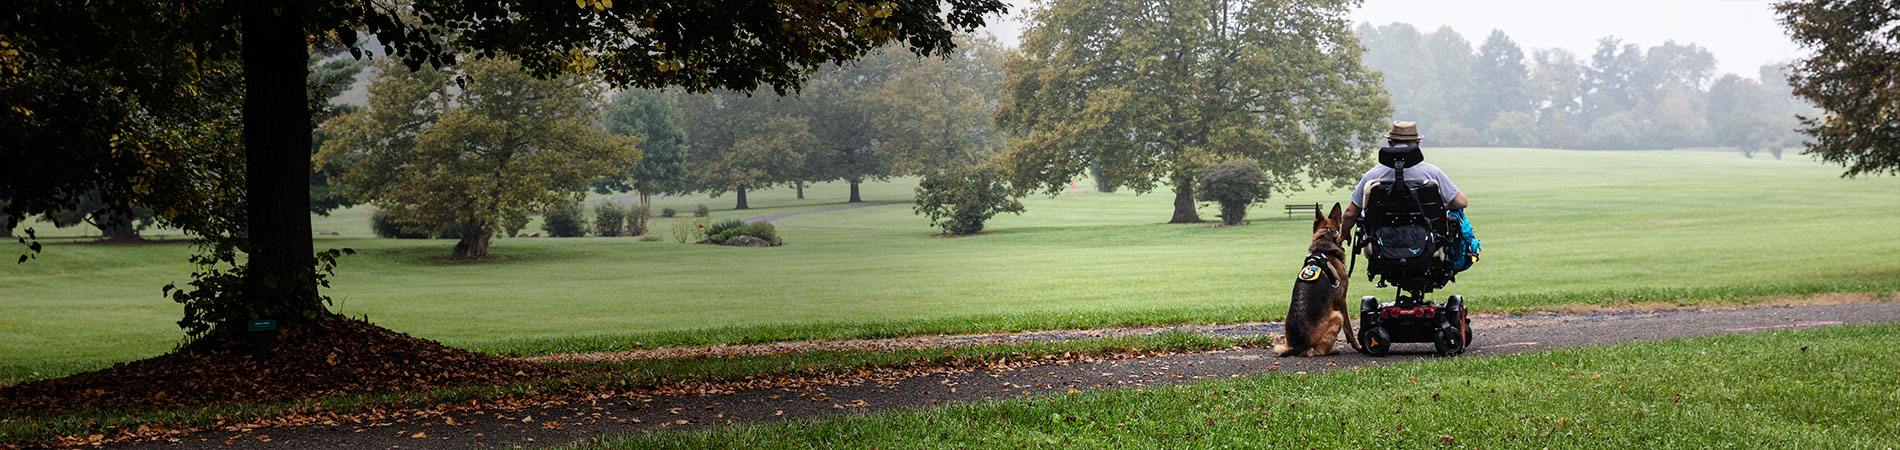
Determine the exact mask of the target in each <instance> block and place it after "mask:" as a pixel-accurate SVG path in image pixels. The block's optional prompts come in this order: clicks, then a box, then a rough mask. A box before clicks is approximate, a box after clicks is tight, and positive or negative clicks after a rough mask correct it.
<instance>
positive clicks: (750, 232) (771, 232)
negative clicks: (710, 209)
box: [706, 222, 779, 245]
mask: <svg viewBox="0 0 1900 450" xmlns="http://www.w3.org/2000/svg"><path fill="white" fill-rule="evenodd" d="M721 223H723V222H721ZM707 229H708V230H710V229H711V228H707ZM708 234H709V236H707V237H706V239H709V240H712V241H713V242H715V243H724V242H726V240H727V239H732V238H734V237H738V236H752V237H755V238H759V239H760V240H763V241H765V242H769V243H771V244H772V245H778V244H779V240H778V227H775V226H772V224H771V223H769V222H755V223H748V224H744V225H740V226H738V227H735V228H730V229H723V230H720V231H719V232H718V233H708Z"/></svg>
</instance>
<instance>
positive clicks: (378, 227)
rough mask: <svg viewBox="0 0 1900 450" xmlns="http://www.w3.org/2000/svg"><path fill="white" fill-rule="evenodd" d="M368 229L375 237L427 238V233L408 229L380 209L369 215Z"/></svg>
mask: <svg viewBox="0 0 1900 450" xmlns="http://www.w3.org/2000/svg"><path fill="white" fill-rule="evenodd" d="M369 229H370V231H371V232H373V233H375V234H376V237H379V238H384V239H428V238H429V234H428V233H423V232H417V231H414V230H413V229H408V228H406V227H404V226H402V225H401V224H398V223H396V220H395V218H394V217H391V216H390V215H389V213H386V212H383V211H382V210H380V209H379V210H376V212H373V213H370V215H369Z"/></svg>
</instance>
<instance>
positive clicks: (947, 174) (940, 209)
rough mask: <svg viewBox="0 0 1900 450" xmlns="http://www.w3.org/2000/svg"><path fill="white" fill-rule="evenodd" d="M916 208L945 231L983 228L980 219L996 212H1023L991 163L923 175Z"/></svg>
mask: <svg viewBox="0 0 1900 450" xmlns="http://www.w3.org/2000/svg"><path fill="white" fill-rule="evenodd" d="M915 211H916V212H917V213H918V214H923V215H924V216H926V217H929V218H930V223H931V224H932V225H936V226H937V227H938V228H942V229H943V233H944V234H948V235H961V234H971V233H976V232H980V231H983V222H986V221H989V220H990V218H991V217H996V214H997V213H1006V212H1007V213H1016V214H1022V213H1023V203H1022V202H1019V201H1016V196H1015V195H1013V194H1012V193H1011V192H1010V190H1009V186H1008V185H1007V184H1006V183H1004V182H1003V176H1002V174H1001V173H998V172H997V171H996V169H995V168H993V167H966V168H961V169H951V170H946V171H942V172H937V173H933V174H930V175H929V176H925V177H924V180H923V181H922V182H920V183H918V184H917V206H916V208H915Z"/></svg>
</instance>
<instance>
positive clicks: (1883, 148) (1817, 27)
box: [1763, 0, 1900, 176]
mask: <svg viewBox="0 0 1900 450" xmlns="http://www.w3.org/2000/svg"><path fill="white" fill-rule="evenodd" d="M1775 11H1776V13H1778V14H1780V15H1781V24H1782V26H1783V27H1786V28H1787V29H1788V36H1789V37H1791V38H1793V39H1794V41H1795V43H1798V44H1801V46H1802V48H1805V49H1809V50H1811V51H1812V53H1811V54H1810V55H1809V56H1807V57H1805V58H1802V59H1800V60H1798V61H1795V63H1794V64H1793V65H1792V66H1791V67H1790V69H1791V70H1790V71H1789V73H1788V74H1787V79H1788V81H1789V82H1790V83H1792V84H1793V86H1794V95H1797V96H1800V97H1801V98H1803V99H1807V100H1808V101H1809V102H1812V103H1813V104H1814V106H1816V107H1818V108H1820V109H1821V110H1822V112H1821V113H1820V114H1815V115H1805V116H1802V117H1801V125H1802V128H1801V133H1802V134H1806V135H1807V136H1808V137H1809V138H1810V139H1809V140H1808V142H1807V144H1806V146H1807V150H1805V151H1803V153H1805V154H1811V155H1816V156H1819V157H1820V158H1821V160H1823V161H1827V162H1830V163H1835V164H1840V165H1842V166H1845V167H1846V172H1845V175H1846V176H1856V175H1862V174H1867V175H1881V174H1886V175H1900V127H1895V126H1894V124H1895V123H1896V120H1895V111H1896V110H1900V92H1897V91H1895V90H1894V89H1893V78H1894V69H1893V68H1894V67H1895V66H1900V45H1896V43H1897V42H1900V28H1896V26H1895V25H1896V24H1900V10H1897V9H1895V8H1894V6H1893V4H1892V3H1891V2H1881V1H1872V0H1830V1H1820V0H1793V1H1788V2H1784V3H1780V4H1777V5H1776V6H1775ZM1763 78H1764V80H1763V82H1767V80H1766V78H1767V76H1766V74H1764V76H1763Z"/></svg>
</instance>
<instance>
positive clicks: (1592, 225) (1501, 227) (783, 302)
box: [0, 149, 1900, 382]
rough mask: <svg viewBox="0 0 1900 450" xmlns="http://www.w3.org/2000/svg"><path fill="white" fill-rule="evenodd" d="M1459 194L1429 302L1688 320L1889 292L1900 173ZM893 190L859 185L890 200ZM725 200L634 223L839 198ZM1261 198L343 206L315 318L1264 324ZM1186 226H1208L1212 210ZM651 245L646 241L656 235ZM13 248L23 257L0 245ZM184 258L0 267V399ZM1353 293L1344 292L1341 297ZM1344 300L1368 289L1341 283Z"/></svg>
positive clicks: (109, 332)
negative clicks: (1242, 210) (1683, 314)
mask: <svg viewBox="0 0 1900 450" xmlns="http://www.w3.org/2000/svg"><path fill="white" fill-rule="evenodd" d="M1428 154H1429V156H1428V158H1429V159H1430V160H1431V161H1433V162H1435V163H1437V164H1438V165H1440V166H1441V167H1444V168H1445V169H1446V170H1447V171H1448V172H1450V173H1451V175H1452V177H1453V179H1454V180H1456V181H1457V182H1458V184H1459V186H1460V187H1462V188H1463V189H1464V190H1465V191H1466V193H1467V195H1468V196H1469V197H1470V198H1471V200H1472V204H1473V206H1472V208H1471V210H1470V212H1471V216H1472V219H1473V221H1474V222H1476V223H1477V225H1478V232H1479V236H1480V237H1481V238H1482V239H1483V240H1484V244H1485V248H1486V252H1485V254H1484V257H1485V259H1484V260H1483V261H1481V262H1480V263H1479V265H1478V266H1477V267H1476V268H1475V269H1473V270H1472V271H1471V272H1467V273H1465V274H1464V275H1463V276H1461V277H1460V279H1459V283H1458V284H1456V285H1454V286H1453V288H1452V289H1451V290H1449V292H1446V293H1462V294H1465V295H1467V297H1468V298H1469V299H1470V304H1471V305H1472V306H1473V307H1474V308H1477V309H1479V310H1484V311H1521V310H1531V309H1537V308H1541V307H1548V306H1554V305H1571V304H1613V303H1618V302H1624V301H1675V302H1680V303H1697V302H1703V301H1709V300H1717V299H1726V300H1733V299H1741V298H1749V297H1758V296H1769V295H1783V294H1806V293H1817V292H1892V291H1896V290H1900V240H1897V239H1893V238H1892V230H1894V229H1900V198H1896V197H1895V194H1896V193H1900V179H1895V178H1892V177H1887V178H1862V179H1842V178H1839V177H1838V174H1839V173H1840V169H1839V168H1838V167H1832V166H1825V165H1821V164H1817V163H1813V162H1809V161H1805V160H1803V161H1795V160H1784V161H1776V160H1768V159H1752V160H1750V159H1743V158H1741V157H1740V156H1738V155H1735V154H1733V153H1720V152H1694V151H1680V152H1661V151H1657V152H1587V151H1553V150H1526V149H1470V150H1428ZM913 185H914V181H907V180H898V181H894V182H890V183H875V184H869V185H866V186H865V194H864V196H865V199H866V200H868V201H886V200H905V199H907V198H909V195H910V189H911V186H913ZM807 191H808V192H807V194H808V197H809V198H808V199H806V200H794V199H792V194H791V190H790V189H779V190H772V191H766V192H757V193H754V195H753V196H752V203H753V205H755V206H757V207H759V208H757V209H754V210H750V211H730V210H727V208H730V207H731V198H730V197H729V196H728V197H722V198H719V199H705V198H698V197H688V198H662V199H658V200H656V201H655V207H656V209H657V208H658V207H661V206H673V207H677V208H679V209H680V210H681V211H682V212H688V211H690V210H691V207H692V206H693V205H694V204H698V203H705V204H707V205H709V206H713V207H714V208H715V212H714V216H715V218H737V217H745V216H749V215H759V214H769V213H774V212H785V211H795V210H806V209H818V208H826V207H833V206H839V205H841V204H842V203H841V201H842V200H843V199H844V198H845V194H844V186H842V185H840V184H821V185H818V186H813V187H811V188H809V189H808V190H807ZM1343 198H1344V194H1343V193H1340V192H1325V191H1306V192H1300V193H1294V194H1290V195H1281V196H1280V197H1279V198H1275V199H1273V200H1271V201H1269V202H1268V203H1267V204H1265V205H1262V206H1260V207H1257V208H1256V209H1255V210H1254V212H1253V218H1254V219H1255V222H1254V224H1253V225H1251V226H1245V227H1230V228H1218V229H1215V228H1209V227H1207V226H1204V225H1161V224H1159V222H1162V221H1165V220H1166V218H1167V217H1168V213H1169V204H1170V203H1171V201H1172V196H1171V195H1169V194H1166V193H1153V194H1148V195H1135V194H1133V193H1127V192H1122V193H1115V194H1100V193H1080V194H1072V195H1063V196H1060V197H1055V198H1050V197H1047V196H1036V197H1031V198H1029V199H1026V200H1025V204H1026V205H1027V206H1028V208H1029V212H1028V213H1027V214H1024V215H1021V216H1003V217H999V218H997V219H996V220H994V221H993V222H992V223H991V224H990V227H991V230H993V231H995V233H994V234H990V235H985V236H979V237H968V238H957V239H936V238H931V237H929V236H930V235H931V234H932V233H933V232H934V230H933V229H932V228H931V227H929V226H928V225H927V224H926V223H925V221H924V220H923V219H922V218H920V217H918V216H915V215H913V214H912V212H911V210H910V208H909V207H908V206H906V205H891V206H878V207H870V208H862V209H853V210H846V211H835V212H827V213H821V214H813V215H805V216H797V217H792V218H789V219H786V220H783V221H780V222H779V223H780V225H781V226H782V227H783V230H782V232H781V234H782V236H783V237H784V239H785V241H786V242H787V245H786V246H784V247H775V248H763V249H760V248H727V247H714V246H700V245H686V244H679V243H675V242H673V241H672V240H671V239H670V238H668V239H665V240H663V241H660V242H640V241H638V240H636V239H631V238H577V239H550V238H541V239H499V240H496V241H495V243H494V246H493V251H494V252H495V253H497V254H499V255H502V256H505V257H506V259H505V260H504V261H499V262H481V263H448V262H443V261H442V260H441V257H443V256H446V255H447V254H448V252H449V248H450V247H451V246H452V245H453V242H451V241H444V240H384V239H375V238H371V237H368V236H369V233H368V226H367V220H366V216H367V214H366V213H365V212H364V210H362V209H361V208H358V209H354V210H348V211H342V212H339V213H338V214H336V215H334V216H332V217H327V218H326V217H319V218H316V219H315V226H314V227H315V229H316V230H318V231H330V230H335V231H338V232H340V233H342V234H343V235H342V236H337V237H329V236H323V237H319V238H318V240H317V246H318V247H319V248H332V247H352V248H355V249H357V250H358V251H359V252H360V253H359V254H357V255H355V256H351V257H347V258H345V259H344V261H343V264H342V267H340V268H339V270H338V276H337V277H336V279H335V283H336V288H335V289H333V290H331V291H329V294H330V295H332V296H333V297H335V299H336V303H335V309H336V310H337V311H340V312H343V313H346V314H349V315H352V316H367V317H368V318H369V319H370V320H371V321H374V322H376V323H378V324H381V325H384V326H387V327H390V328H392V329H395V330H398V331H404V332H408V333H412V334H415V335H418V336H422V337H427V338H432V339H438V340H441V341H444V342H446V343H449V344H452V345H456V346H462V347H466V348H473V349H478V350H485V351H494V352H502V353H510V354H532V353H548V352H557V351H566V350H602V349H615V348H626V347H628V346H633V345H639V346H652V345H665V344H698V343H715V342H746V341H762V340H775V339H796V338H814V337H851V336H885V335H901V334H924V333H938V332H967V331H982V330H992V329H1022V328H1052V327H1077V326H1105V325H1118V324H1147V323H1168V322H1216V321H1217V322H1233V321H1242V320H1271V319H1275V318H1277V317H1278V316H1280V315H1281V314H1283V313H1284V311H1285V298H1286V296H1287V293H1288V292H1289V291H1290V289H1291V283H1292V280H1293V276H1294V273H1295V272H1296V271H1297V270H1298V267H1299V264H1300V259H1301V257H1302V256H1303V255H1304V253H1305V247H1306V242H1307V240H1308V238H1309V233H1308V231H1309V227H1310V222H1309V221H1308V220H1306V219H1305V218H1300V219H1296V220H1287V219H1285V218H1284V216H1283V215H1282V214H1281V213H1280V209H1281V206H1280V205H1282V204H1285V203H1310V202H1315V201H1325V202H1329V203H1330V202H1332V201H1338V200H1341V199H1343ZM1203 214H1204V216H1205V217H1207V218H1213V214H1214V212H1213V208H1211V207H1210V208H1206V209H1204V210H1203ZM653 230H654V231H653V233H654V234H661V235H665V234H667V230H668V223H667V222H664V221H662V222H660V223H656V224H655V225H654V227H653ZM13 248H15V249H16V250H18V249H20V247H19V246H17V245H15V246H14V247H13ZM189 251H190V247H189V246H188V245H184V244H158V245H144V246H102V245H86V244H59V245H51V246H49V247H48V248H47V250H46V252H45V254H43V255H41V256H40V257H39V259H38V260H36V261H32V262H28V263H26V264H18V265H15V264H7V265H5V266H4V268H0V307H3V308H4V309H5V310H6V311H7V314H6V315H5V317H4V318H0V340H5V341H6V342H7V343H8V345H6V346H5V348H4V350H0V382H6V381H18V380H23V379H36V378H45V377H50V376H57V375H62V374H67V373H72V372H75V371H79V370H84V369H87V368H92V367H99V366H101V365H109V364H111V363H114V362H121V361H129V360H134V359H139V358H143V357H147V356H152V355H155V354H158V353H161V352H163V351H165V350H167V349H169V348H170V347H171V346H172V345H174V344H176V343H177V342H178V341H179V338H180V332H179V331H178V329H177V327H176V326H175V325H173V321H175V320H177V318H178V316H179V306H178V305H176V304H173V303H170V302H168V301H166V300H164V299H163V298H161V297H159V288H160V287H161V286H163V285H164V284H165V283H167V282H182V281H185V280H186V278H187V277H188V275H189V273H190V270H191V267H190V266H189V265H188V264H186V263H185V262H184V261H185V256H186V255H187V254H188V252H189ZM1361 280H1363V279H1361ZM1354 288H1355V289H1357V290H1359V291H1360V292H1361V293H1366V294H1374V293H1378V294H1385V293H1386V292H1382V291H1378V290H1374V289H1370V286H1368V285H1367V284H1365V283H1363V281H1361V282H1360V283H1359V284H1356V285H1355V286H1354Z"/></svg>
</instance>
